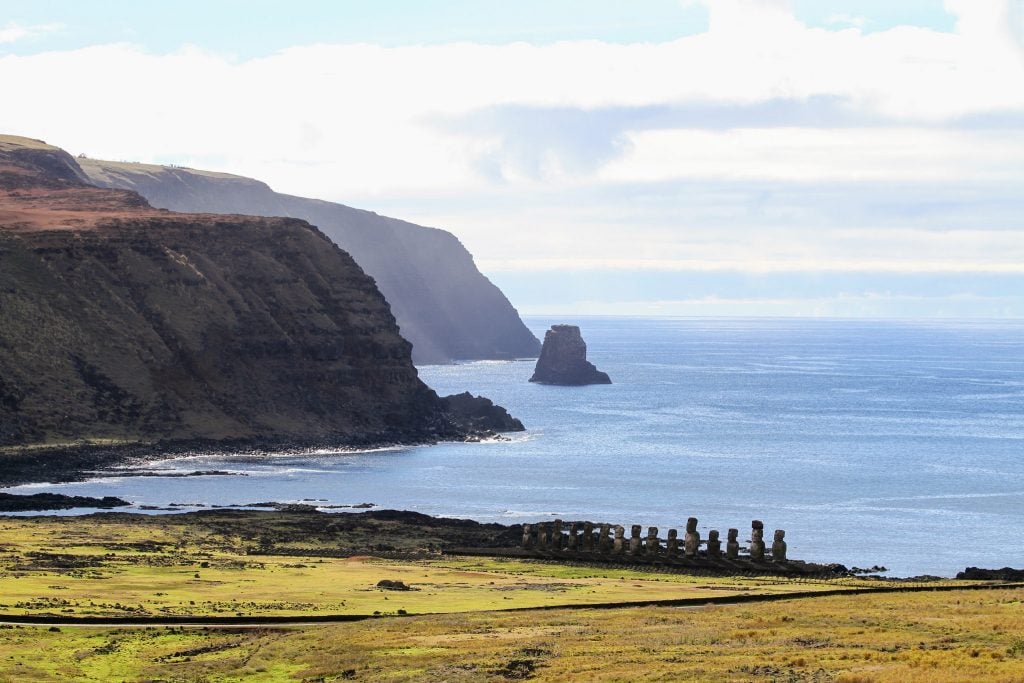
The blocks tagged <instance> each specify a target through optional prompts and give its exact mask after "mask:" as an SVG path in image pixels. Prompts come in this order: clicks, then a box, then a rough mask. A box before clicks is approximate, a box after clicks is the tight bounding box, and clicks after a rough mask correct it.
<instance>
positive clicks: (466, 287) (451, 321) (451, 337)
mask: <svg viewBox="0 0 1024 683" xmlns="http://www.w3.org/2000/svg"><path fill="white" fill-rule="evenodd" d="M80 163H81V167H82V169H83V170H84V172H85V173H87V174H88V176H89V178H90V179H91V180H92V182H93V183H94V184H96V185H100V186H102V187H110V188H120V189H127V190H134V191H136V192H138V193H139V194H141V195H142V196H143V197H145V198H146V199H147V200H148V201H149V202H150V203H151V204H152V205H153V206H156V207H162V208H166V209H171V210H173V211H189V212H202V213H227V214H252V215H260V216H287V217H292V218H301V219H303V220H306V221H309V222H310V223H312V224H313V225H315V226H317V227H318V228H320V229H321V230H322V231H323V232H324V233H325V234H326V235H327V236H328V237H330V238H331V239H332V240H333V241H334V242H335V243H336V244H338V245H339V246H341V248H342V249H345V250H346V251H348V252H349V253H350V254H351V255H352V257H353V258H355V260H356V262H357V263H358V264H359V265H360V266H361V267H362V268H363V270H365V271H366V272H367V273H368V274H369V275H370V276H371V277H373V278H374V280H376V282H377V286H378V287H380V290H381V292H383V294H384V297H385V298H386V299H387V300H388V302H389V303H390V304H391V310H392V312H393V313H394V315H395V318H396V319H397V320H398V325H399V327H400V328H401V332H402V336H404V337H405V338H406V339H408V340H409V341H410V342H412V345H413V360H414V361H415V362H417V363H421V364H422V363H446V362H450V361H452V360H479V359H510V358H533V357H536V356H537V354H538V352H539V351H540V343H539V342H538V341H537V338H536V337H534V336H533V334H532V333H531V332H530V331H529V330H528V329H527V328H526V326H525V325H524V324H523V322H522V320H520V319H519V314H518V313H517V312H516V310H515V309H514V308H513V307H512V304H510V303H509V301H508V299H506V298H505V295H504V294H502V292H501V290H499V289H498V288H497V287H496V286H494V284H493V283H491V281H490V280H488V279H487V278H486V277H484V276H483V274H481V273H480V271H479V270H477V268H476V265H475V264H474V263H473V257H472V256H471V255H470V253H469V252H468V251H466V248H465V247H463V246H462V244H461V243H460V242H459V241H458V239H456V238H455V236H454V235H452V234H451V233H448V232H445V231H443V230H437V229H434V228H425V227H422V226H419V225H414V224H412V223H407V222H405V221H400V220H396V219H394V218H387V217H384V216H379V215H377V214H375V213H371V212H369V211H362V210H359V209H354V208H351V207H348V206H344V205H342V204H334V203H331V202H325V201H320V200H316V199H306V198H303V197H295V196H291V195H286V194H280V193H278V192H274V191H273V190H271V189H270V187H268V186H267V185H266V184H265V183H262V182H260V181H257V180H253V179H250V178H244V177H240V176H234V175H229V174H226V173H213V172H209V171H198V170H194V169H187V168H177V167H167V166H153V165H146V164H131V163H119V162H110V161H96V160H92V159H82V160H80Z"/></svg>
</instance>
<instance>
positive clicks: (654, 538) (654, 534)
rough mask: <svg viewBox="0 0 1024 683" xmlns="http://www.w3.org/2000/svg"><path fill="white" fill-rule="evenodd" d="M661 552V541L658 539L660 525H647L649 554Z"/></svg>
mask: <svg viewBox="0 0 1024 683" xmlns="http://www.w3.org/2000/svg"><path fill="white" fill-rule="evenodd" d="M659 552H661V541H659V540H658V527H656V526H649V527H647V554H648V555H657V554H658V553H659Z"/></svg>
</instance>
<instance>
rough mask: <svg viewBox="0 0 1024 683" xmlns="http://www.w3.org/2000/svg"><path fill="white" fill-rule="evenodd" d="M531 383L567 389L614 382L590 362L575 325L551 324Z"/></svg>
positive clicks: (584, 344)
mask: <svg viewBox="0 0 1024 683" xmlns="http://www.w3.org/2000/svg"><path fill="white" fill-rule="evenodd" d="M530 381H531V382H538V383H540V384H563V385H568V386H580V385H584V384H611V383H612V381H611V379H609V377H608V375H607V374H606V373H603V372H601V371H600V370H598V369H597V368H596V367H594V364H593V363H591V362H589V361H588V360H587V344H586V342H584V341H583V336H582V335H581V334H580V328H578V327H577V326H575V325H552V326H551V329H550V330H548V331H547V332H546V333H545V334H544V347H543V348H542V349H541V351H540V358H538V359H537V367H536V369H534V372H533V377H531V378H530Z"/></svg>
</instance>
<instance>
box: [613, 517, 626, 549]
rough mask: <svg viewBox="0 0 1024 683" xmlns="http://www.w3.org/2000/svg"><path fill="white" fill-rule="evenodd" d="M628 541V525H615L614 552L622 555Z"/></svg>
mask: <svg viewBox="0 0 1024 683" xmlns="http://www.w3.org/2000/svg"><path fill="white" fill-rule="evenodd" d="M625 541H626V527H624V526H622V525H621V524H619V525H617V526H616V527H615V542H614V543H613V545H612V552H613V553H615V554H616V555H621V554H622V551H623V550H624V549H625V545H626V543H625Z"/></svg>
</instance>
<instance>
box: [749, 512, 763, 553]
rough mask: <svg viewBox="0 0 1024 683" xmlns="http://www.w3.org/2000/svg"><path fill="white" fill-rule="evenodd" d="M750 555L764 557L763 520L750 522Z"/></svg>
mask: <svg viewBox="0 0 1024 683" xmlns="http://www.w3.org/2000/svg"><path fill="white" fill-rule="evenodd" d="M750 557H752V558H753V559H755V560H763V559H764V522H762V521H761V520H759V519H755V520H754V521H752V522H751V523H750Z"/></svg>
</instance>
